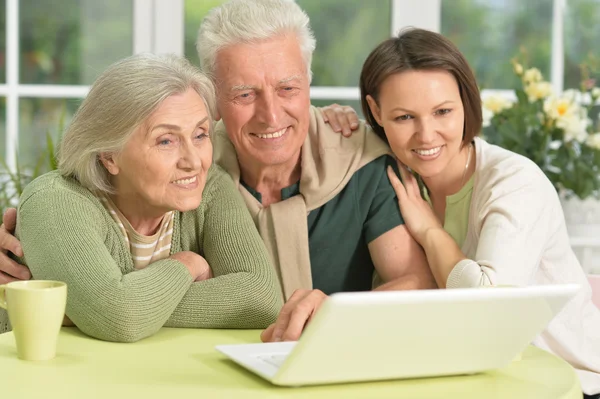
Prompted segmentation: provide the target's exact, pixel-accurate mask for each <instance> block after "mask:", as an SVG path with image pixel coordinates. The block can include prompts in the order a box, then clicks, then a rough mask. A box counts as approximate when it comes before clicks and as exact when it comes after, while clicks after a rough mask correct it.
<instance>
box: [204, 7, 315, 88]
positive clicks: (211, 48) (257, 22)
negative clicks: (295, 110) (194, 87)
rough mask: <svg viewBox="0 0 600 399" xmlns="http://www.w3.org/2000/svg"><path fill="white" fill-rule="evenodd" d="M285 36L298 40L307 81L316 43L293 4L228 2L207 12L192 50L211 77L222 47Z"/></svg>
mask: <svg viewBox="0 0 600 399" xmlns="http://www.w3.org/2000/svg"><path fill="white" fill-rule="evenodd" d="M288 33H293V34H295V35H296V37H297V39H298V44H299V45H300V51H301V52H302V57H303V58H304V62H305V64H306V72H307V74H308V79H309V81H310V80H311V79H312V70H311V63H312V55H313V52H314V50H315V46H316V41H315V37H314V35H313V32H312V30H311V28H310V22H309V19H308V15H306V13H305V12H304V11H302V9H301V8H300V7H299V6H298V4H296V2H295V1H293V0H231V1H229V2H227V3H225V4H223V5H221V6H219V7H215V8H213V9H212V10H210V12H209V13H208V15H207V16H206V17H205V18H204V19H203V20H202V23H201V24H200V29H199V30H198V40H197V42H196V50H197V51H198V57H199V58H200V66H201V67H202V70H203V71H204V72H205V73H206V74H208V75H209V76H212V77H214V73H215V69H216V60H217V53H218V52H219V50H221V49H223V48H224V47H227V46H231V45H235V44H246V43H256V42H260V41H263V40H268V39H271V38H273V37H277V36H279V35H283V34H288Z"/></svg>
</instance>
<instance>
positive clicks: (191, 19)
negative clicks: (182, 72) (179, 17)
mask: <svg viewBox="0 0 600 399" xmlns="http://www.w3.org/2000/svg"><path fill="white" fill-rule="evenodd" d="M226 1H227V0H185V11H184V12H185V28H184V29H185V33H184V34H185V39H184V40H185V43H184V46H185V48H184V52H185V56H186V58H187V59H188V60H190V61H191V62H192V63H193V64H194V65H196V66H200V61H199V60H198V54H197V53H196V36H197V34H198V28H199V27H200V22H201V21H202V19H203V18H204V17H205V16H206V14H207V13H208V11H209V10H210V9H211V8H214V7H217V6H219V5H221V4H223V3H225V2H226Z"/></svg>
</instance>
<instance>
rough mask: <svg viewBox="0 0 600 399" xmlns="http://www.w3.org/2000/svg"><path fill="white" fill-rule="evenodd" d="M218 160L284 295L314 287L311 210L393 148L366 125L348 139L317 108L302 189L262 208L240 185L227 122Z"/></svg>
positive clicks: (220, 128) (220, 133)
mask: <svg viewBox="0 0 600 399" xmlns="http://www.w3.org/2000/svg"><path fill="white" fill-rule="evenodd" d="M214 148H215V155H214V156H215V161H216V162H217V163H218V164H219V165H220V166H221V167H222V168H224V169H225V170H226V171H227V172H228V173H229V174H230V175H231V177H232V178H233V180H234V182H235V183H236V185H237V187H238V189H239V191H240V192H241V194H242V197H243V198H244V201H245V202H246V205H247V206H248V210H249V211H250V213H251V214H252V217H253V219H254V223H255V224H256V227H257V228H258V231H259V233H260V235H261V237H262V239H263V241H264V242H265V245H266V247H267V250H268V251H269V253H270V255H271V259H272V261H273V264H274V265H275V268H276V270H277V273H278V276H279V281H280V283H281V287H282V289H283V294H284V296H285V299H286V300H287V299H289V297H290V296H291V295H292V294H293V293H294V291H295V290H296V289H300V288H303V289H312V277H311V271H310V257H309V250H308V227H307V215H308V212H310V211H312V210H314V209H317V208H319V207H321V206H323V205H324V204H325V203H327V202H328V201H330V200H331V199H333V198H334V197H335V196H336V195H337V194H339V193H340V191H342V190H343V189H344V187H346V184H347V183H348V181H349V180H350V178H351V177H352V176H353V175H354V173H355V172H356V171H357V170H358V169H360V168H361V167H363V166H364V165H366V164H367V163H369V162H371V161H373V160H374V159H376V158H378V157H380V156H382V155H384V154H391V152H390V150H389V147H388V146H387V145H386V144H385V143H384V142H383V141H382V140H381V139H380V138H379V137H377V136H376V135H375V134H374V133H373V132H372V131H371V130H370V129H369V128H368V127H367V126H365V125H364V124H361V127H360V128H359V129H358V130H357V131H355V132H354V133H353V135H352V137H350V138H345V137H343V136H342V135H341V134H340V133H336V132H334V131H333V130H332V129H331V127H330V125H329V124H327V123H325V122H324V121H323V117H322V116H321V113H320V111H319V110H317V109H316V108H314V107H313V108H311V110H310V126H309V130H308V135H307V136H306V141H305V142H304V145H303V146H302V155H301V168H302V172H301V177H300V194H299V195H296V196H294V197H291V198H288V199H286V200H285V201H280V202H277V203H274V204H271V205H270V206H268V207H267V208H263V206H262V204H261V203H260V202H259V201H257V200H256V198H254V196H252V194H251V193H249V192H248V190H246V189H245V188H244V186H243V185H241V184H240V183H239V182H240V167H239V164H238V159H237V155H236V152H235V148H234V147H233V144H232V143H231V141H230V140H229V138H228V137H227V132H226V130H225V126H224V125H223V123H222V122H219V123H218V124H217V126H216V130H215V137H214Z"/></svg>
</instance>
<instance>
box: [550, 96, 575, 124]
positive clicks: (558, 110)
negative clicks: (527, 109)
mask: <svg viewBox="0 0 600 399" xmlns="http://www.w3.org/2000/svg"><path fill="white" fill-rule="evenodd" d="M578 111H579V106H578V105H577V104H576V103H574V102H573V101H572V100H570V99H568V98H564V97H556V96H551V97H549V98H547V99H546V101H544V112H545V113H546V115H548V117H550V118H551V119H559V118H568V117H570V116H571V115H574V114H576V113H577V112H578Z"/></svg>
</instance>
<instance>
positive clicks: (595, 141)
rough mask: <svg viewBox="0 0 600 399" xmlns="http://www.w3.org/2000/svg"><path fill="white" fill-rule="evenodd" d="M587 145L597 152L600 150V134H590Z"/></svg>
mask: <svg viewBox="0 0 600 399" xmlns="http://www.w3.org/2000/svg"><path fill="white" fill-rule="evenodd" d="M586 143H587V145H589V146H590V147H592V148H595V149H597V150H600V132H598V133H594V134H590V135H589V136H588V138H587V140H586Z"/></svg>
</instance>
